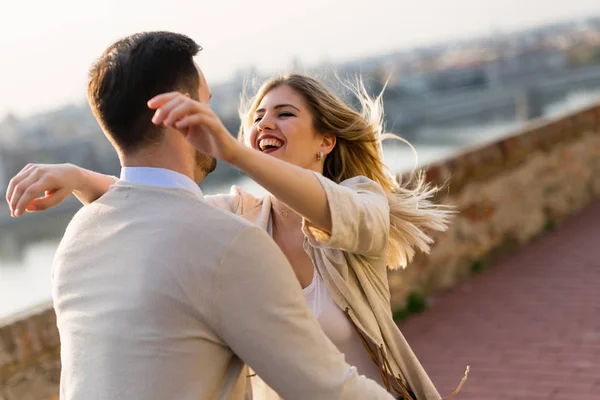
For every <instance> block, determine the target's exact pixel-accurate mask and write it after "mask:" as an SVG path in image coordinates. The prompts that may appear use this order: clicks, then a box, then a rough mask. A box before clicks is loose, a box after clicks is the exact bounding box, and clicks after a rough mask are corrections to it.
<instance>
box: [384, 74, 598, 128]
mask: <svg viewBox="0 0 600 400" xmlns="http://www.w3.org/2000/svg"><path fill="white" fill-rule="evenodd" d="M590 88H600V66H598V65H596V66H589V67H583V68H577V69H568V70H564V71H560V72H553V73H544V74H536V75H530V76H525V77H521V78H518V79H513V80H512V81H510V82H507V83H505V84H502V85H493V86H490V87H488V88H481V89H465V90H461V91H454V92H451V93H445V94H443V93H428V94H424V95H422V96H413V97H406V98H401V99H393V98H389V99H386V101H385V106H386V107H385V108H386V112H387V114H388V115H389V116H390V126H389V127H390V128H394V127H397V128H400V129H403V128H411V127H417V126H419V125H423V124H432V125H435V124H445V123H451V122H456V121H461V120H465V119H469V118H477V117H485V116H488V115H490V114H494V113H499V112H503V113H504V114H509V113H510V115H513V116H515V117H517V118H519V119H522V120H528V119H532V118H537V117H539V116H540V115H541V112H542V108H543V106H544V105H545V104H547V103H548V102H550V101H552V100H555V99H557V98H560V97H561V96H563V95H564V94H565V93H567V92H570V91H576V90H583V89H590ZM396 115H397V117H396Z"/></svg>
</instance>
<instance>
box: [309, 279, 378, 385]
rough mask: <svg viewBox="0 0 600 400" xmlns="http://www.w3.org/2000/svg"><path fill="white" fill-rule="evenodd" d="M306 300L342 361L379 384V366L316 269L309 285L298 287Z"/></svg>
mask: <svg viewBox="0 0 600 400" xmlns="http://www.w3.org/2000/svg"><path fill="white" fill-rule="evenodd" d="M302 293H303V294H304V297H305V298H306V302H307V303H308V308H310V310H311V311H312V312H313V314H314V315H315V317H316V318H317V321H319V324H320V325H321V328H322V329H323V331H324V332H325V334H326V335H327V337H328V338H329V339H330V340H331V341H332V342H333V344H335V346H336V347H337V348H338V350H339V351H341V352H342V353H343V354H344V356H345V357H346V362H347V363H348V364H350V365H352V366H355V367H356V369H357V370H358V373H359V374H360V375H365V376H366V377H367V378H369V379H372V380H374V381H375V382H377V383H379V384H380V385H381V386H384V385H383V382H382V380H381V374H380V372H379V368H377V366H376V365H375V363H374V362H373V361H372V360H371V358H370V357H369V354H368V353H367V351H366V349H365V346H364V344H363V343H362V341H361V339H360V337H359V336H358V333H357V332H356V328H355V327H354V326H352V323H351V322H350V321H349V320H348V317H346V314H344V312H343V311H342V310H341V309H340V308H339V307H338V306H337V305H336V304H335V302H334V301H333V298H332V297H331V295H330V294H329V291H328V290H327V287H326V286H325V283H324V282H323V280H322V279H321V276H320V275H319V273H318V271H317V269H316V268H315V270H314V273H313V279H312V282H311V283H310V285H308V286H307V287H306V288H304V289H302Z"/></svg>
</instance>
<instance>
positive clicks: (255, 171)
mask: <svg viewBox="0 0 600 400" xmlns="http://www.w3.org/2000/svg"><path fill="white" fill-rule="evenodd" d="M230 163H231V164H232V165H233V166H235V167H236V168H238V169H240V170H241V171H243V172H244V173H246V174H247V175H248V176H249V177H251V178H252V179H253V180H254V181H255V182H256V183H258V184H259V185H261V186H262V187H264V188H265V189H266V190H267V191H269V193H271V194H273V195H274V196H275V197H277V198H278V199H279V200H281V201H282V202H284V203H285V204H287V205H288V206H289V207H290V208H292V209H293V210H294V211H296V212H297V213H298V214H300V215H301V216H302V217H303V218H304V219H306V220H307V221H310V223H311V224H312V225H314V226H316V227H318V228H319V229H321V230H323V231H326V232H331V228H332V220H331V213H330V211H329V204H328V201H327V194H326V193H325V189H324V188H323V185H322V184H321V182H319V179H318V178H317V177H316V176H315V173H314V172H312V171H309V170H306V169H304V168H301V167H297V166H295V165H293V164H290V163H288V162H285V161H282V160H280V159H278V158H275V157H272V156H269V155H267V154H264V153H261V152H260V151H258V150H254V149H252V148H249V147H245V146H242V145H239V146H238V148H237V151H236V152H235V153H234V155H233V157H232V158H231V160H230Z"/></svg>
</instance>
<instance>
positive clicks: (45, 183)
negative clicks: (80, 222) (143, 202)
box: [6, 164, 116, 217]
mask: <svg viewBox="0 0 600 400" xmlns="http://www.w3.org/2000/svg"><path fill="white" fill-rule="evenodd" d="M115 181H116V179H115V178H114V177H111V176H108V175H103V174H100V173H97V172H94V171H90V170H87V169H84V168H81V167H78V166H76V165H73V164H28V165H27V166H26V167H25V168H23V169H22V170H21V172H19V173H18V174H17V175H15V176H14V177H13V178H12V179H11V180H10V182H9V184H8V188H7V190H6V201H7V202H8V205H9V207H10V211H11V215H12V216H13V217H20V216H21V215H23V213H24V212H25V211H27V212H35V211H43V210H46V209H48V208H51V207H54V206H56V205H58V204H60V203H62V202H63V201H64V200H65V199H66V198H67V197H69V195H70V194H71V193H73V194H74V195H75V196H76V197H77V198H78V199H79V201H81V202H82V203H83V204H89V203H92V202H94V201H95V200H97V199H98V198H99V197H100V196H102V195H103V194H104V193H106V191H107V190H108V188H109V187H110V186H111V185H112V184H113V183H115ZM42 195H43V196H42ZM40 196H42V197H40Z"/></svg>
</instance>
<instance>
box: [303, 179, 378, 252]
mask: <svg viewBox="0 0 600 400" xmlns="http://www.w3.org/2000/svg"><path fill="white" fill-rule="evenodd" d="M315 175H316V176H317V177H318V179H319V181H320V182H321V184H322V185H323V188H324V189H325V192H326V194H327V203H328V205H329V210H330V213H331V221H332V229H331V232H326V231H324V230H322V229H319V228H317V227H315V226H312V225H311V224H310V222H309V221H307V220H303V222H302V230H303V232H304V235H305V236H306V237H307V238H308V240H309V242H310V244H311V245H312V246H314V247H327V248H333V249H339V250H342V251H346V252H349V253H353V254H360V255H364V256H380V255H382V254H385V250H386V248H387V242H388V237H389V230H390V214H389V213H390V207H389V203H388V199H387V196H386V194H385V192H384V191H383V188H382V187H381V186H380V185H379V184H378V183H376V182H374V181H372V180H370V179H368V178H366V177H364V176H357V177H354V178H351V179H348V180H345V181H343V182H341V183H340V184H337V183H335V182H333V181H331V180H330V179H327V178H325V177H324V176H323V175H321V174H318V173H315Z"/></svg>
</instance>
